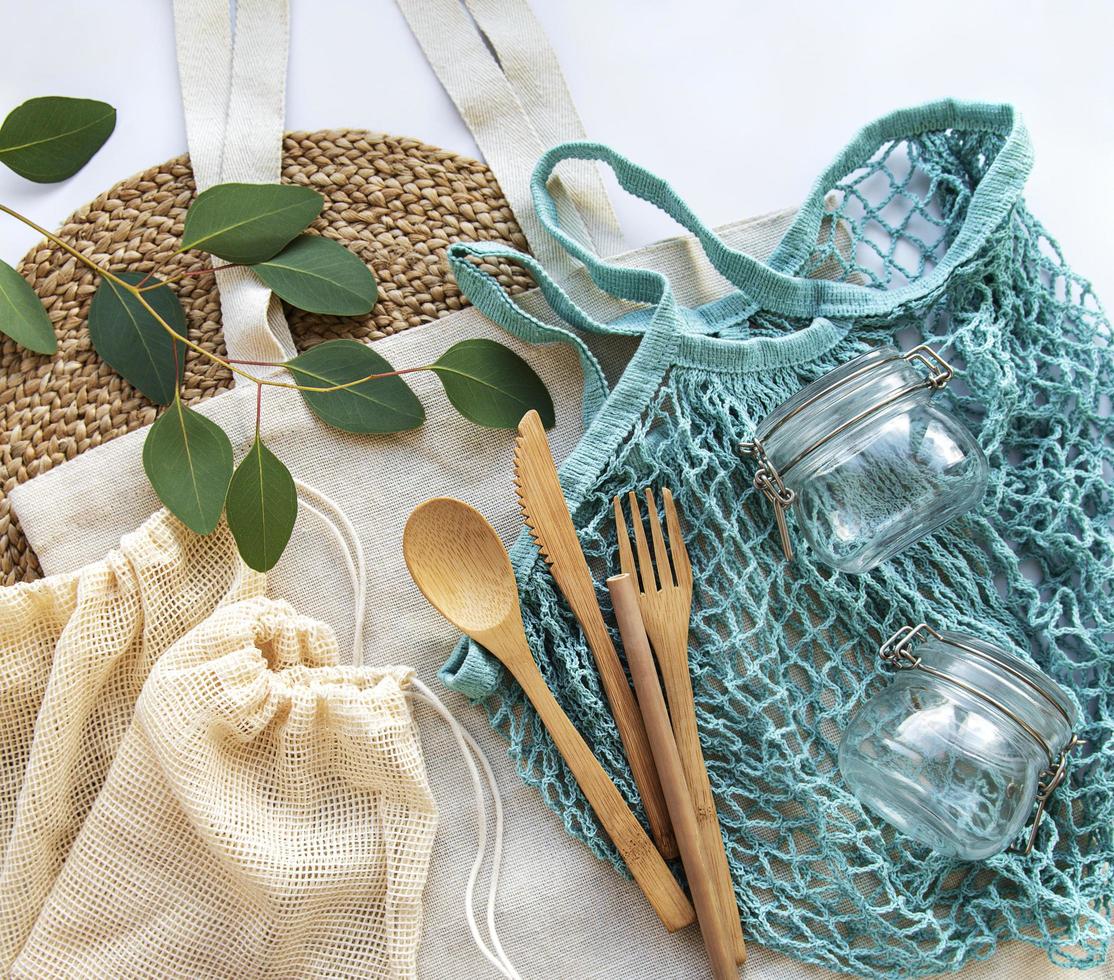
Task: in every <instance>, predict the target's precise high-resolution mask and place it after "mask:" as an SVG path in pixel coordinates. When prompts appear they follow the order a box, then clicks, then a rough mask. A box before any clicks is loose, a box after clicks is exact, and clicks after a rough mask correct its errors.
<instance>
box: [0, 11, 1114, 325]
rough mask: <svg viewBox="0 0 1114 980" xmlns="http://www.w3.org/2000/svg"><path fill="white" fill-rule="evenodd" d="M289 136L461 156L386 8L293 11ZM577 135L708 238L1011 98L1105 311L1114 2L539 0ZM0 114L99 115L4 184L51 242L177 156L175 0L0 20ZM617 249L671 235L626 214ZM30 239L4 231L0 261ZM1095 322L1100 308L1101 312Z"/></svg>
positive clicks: (4, 174) (443, 103) (9, 15)
mask: <svg viewBox="0 0 1114 980" xmlns="http://www.w3.org/2000/svg"><path fill="white" fill-rule="evenodd" d="M292 5H293V15H292V16H293V24H292V40H291V59H290V60H291V63H290V78H289V86H288V93H289V94H288V112H287V121H288V128H290V129H311V130H312V129H327V128H333V127H345V126H348V127H358V128H365V129H371V130H381V131H385V132H389V133H395V134H401V135H407V136H414V137H417V138H419V139H422V140H425V141H426V142H429V143H433V144H436V145H438V146H442V147H446V148H448V149H452V150H458V151H460V152H462V153H466V154H470V155H477V151H476V148H475V144H474V143H473V142H472V139H471V137H470V135H469V134H468V132H467V130H466V129H465V128H464V126H463V124H462V123H461V122H460V121H459V119H458V118H457V115H456V112H455V110H454V109H453V107H452V104H451V103H450V102H449V100H448V98H447V97H446V96H445V94H444V93H443V91H442V90H441V88H440V86H439V85H438V83H437V80H436V78H435V77H434V76H433V73H432V72H431V71H430V70H429V68H428V67H427V66H426V63H425V60H424V58H423V57H422V54H421V52H420V51H419V49H418V47H417V45H416V44H415V42H414V40H413V38H412V37H411V35H410V32H409V30H408V29H407V27H406V25H405V22H404V21H403V19H402V17H401V15H400V14H399V12H398V10H397V9H396V7H395V6H394V3H393V2H392V0H292ZM534 7H535V9H536V10H537V12H538V15H539V17H540V19H541V20H542V22H543V24H544V25H545V27H546V29H547V31H548V32H549V35H550V38H551V40H552V42H553V44H554V47H555V48H556V50H557V53H558V56H559V58H560V60H561V63H562V65H563V66H564V69H565V73H566V75H567V77H568V82H569V86H570V88H571V89H572V93H573V96H574V98H575V100H576V103H577V105H578V106H579V108H580V111H581V115H582V116H583V118H584V122H585V127H586V130H587V132H588V135H589V136H590V137H591V138H593V139H598V140H601V141H603V142H607V143H610V144H612V145H613V146H615V147H616V148H617V149H619V150H621V151H622V152H624V153H625V154H626V155H628V156H630V157H632V158H634V159H635V160H637V161H638V162H640V163H643V164H645V165H646V166H648V167H649V168H650V169H652V170H654V171H656V172H658V173H660V174H662V175H663V176H665V177H667V178H668V179H669V180H670V181H671V182H672V183H673V184H674V185H675V186H676V187H677V188H678V189H679V190H680V192H681V193H682V195H684V196H685V197H687V199H688V200H689V201H690V202H691V203H692V204H693V206H694V207H695V208H696V210H697V211H698V212H699V213H700V214H701V216H702V217H703V218H704V219H705V220H706V221H708V222H710V223H712V224H717V223H721V222H724V221H728V220H731V219H734V218H739V217H743V216H745V215H748V214H756V213H759V212H763V211H769V210H773V209H775V208H780V207H783V206H786V205H788V204H794V203H797V202H799V201H800V200H801V199H802V198H803V197H804V195H805V193H806V192H807V191H808V189H809V187H810V185H811V183H812V179H813V177H814V175H815V174H816V173H817V172H818V171H819V170H820V169H821V168H822V167H823V165H824V164H825V163H826V162H827V161H828V159H829V158H830V157H831V156H832V155H834V154H835V153H836V151H837V150H838V149H839V148H840V147H841V146H842V145H843V144H844V143H845V142H846V141H847V139H849V138H850V136H851V135H852V134H853V133H854V131H855V130H856V129H857V128H858V127H859V126H861V125H862V124H863V123H865V122H867V121H869V120H870V119H872V118H874V117H875V116H877V115H879V114H881V113H884V112H886V111H889V110H890V109H893V108H897V107H899V106H903V105H908V104H913V103H915V102H919V101H925V100H928V99H933V98H938V97H941V96H947V95H950V96H956V97H960V98H968V99H990V100H1008V101H1012V102H1014V103H1015V104H1016V105H1017V106H1018V107H1019V108H1020V109H1021V110H1022V112H1023V114H1024V115H1025V118H1026V121H1027V123H1028V126H1029V128H1030V131H1031V133H1032V137H1033V141H1034V144H1035V147H1036V167H1035V170H1034V173H1033V176H1032V178H1031V181H1030V184H1029V188H1028V192H1027V197H1028V199H1029V201H1030V204H1031V205H1032V207H1033V210H1034V211H1035V213H1036V214H1037V215H1038V217H1039V218H1041V220H1042V221H1044V222H1045V223H1046V224H1047V225H1048V226H1049V227H1050V229H1051V230H1052V232H1053V234H1054V235H1055V236H1056V237H1057V238H1058V239H1059V240H1060V242H1061V244H1062V245H1063V246H1064V249H1065V252H1066V256H1067V259H1068V261H1069V262H1071V263H1072V264H1074V265H1075V267H1076V268H1077V270H1078V271H1080V272H1082V273H1083V274H1084V275H1088V276H1090V277H1091V278H1092V279H1093V280H1094V281H1095V283H1096V285H1097V287H1098V293H1099V296H1100V298H1102V297H1111V296H1114V268H1111V263H1110V254H1111V252H1110V248H1109V246H1108V241H1109V237H1110V234H1111V229H1112V228H1114V195H1112V194H1111V182H1112V178H1114V98H1112V95H1114V58H1112V57H1111V56H1110V44H1111V41H1112V39H1114V4H1110V3H1109V2H1104V0H1073V2H1068V3H1065V2H1052V0H1049V2H1046V3H1037V2H1020V0H922V2H919V3H910V2H900V0H899V2H891V3H870V2H859V3H843V4H832V3H817V2H813V3H807V2H799V3H792V2H785V0H780V2H774V3H742V2H739V0H717V2H712V0H684V2H680V0H534ZM0 12H2V15H3V16H2V20H0V23H2V24H3V34H2V35H0V37H2V39H3V66H2V67H0V115H3V114H5V113H6V112H7V111H8V110H9V109H10V108H12V107H14V106H15V105H17V104H18V103H19V102H21V101H23V100H24V99H26V98H30V97H32V96H36V95H73V96H84V97H90V98H98V99H103V100H105V101H107V102H110V103H112V104H113V105H115V106H116V107H117V109H118V110H119V121H118V124H117V128H116V132H115V134H114V135H113V136H112V138H111V139H110V140H109V142H108V144H107V145H106V146H105V148H104V149H103V150H102V151H101V152H100V153H99V154H98V155H97V156H96V157H95V158H94V160H93V161H92V162H91V163H90V164H89V166H87V167H86V168H85V169H84V170H83V171H82V172H81V173H80V174H78V175H77V176H76V177H75V178H73V179H72V180H70V181H68V182H67V183H65V184H62V185H54V186H45V187H43V186H39V185H34V184H30V183H27V182H26V181H24V180H22V179H21V178H19V177H17V176H15V175H14V174H12V173H11V172H10V171H8V170H7V169H6V168H0V201H3V202H4V203H6V204H9V205H13V206H15V207H16V208H17V209H19V210H23V211H24V212H25V213H27V214H29V215H30V216H32V217H34V218H36V219H38V220H39V221H40V223H43V224H46V225H48V226H55V225H57V224H59V223H60V222H61V221H62V219H63V218H65V216H66V215H67V214H69V213H70V212H71V211H73V210H75V209H76V208H77V207H79V206H80V205H82V204H84V203H85V202H86V201H88V200H90V199H91V198H93V197H95V196H96V195H97V194H98V193H99V192H100V191H102V190H105V189H106V188H108V187H110V186H111V185H112V184H113V183H115V182H116V181H118V180H120V179H122V178H124V177H127V176H130V175H131V174H133V173H135V172H136V171H139V170H142V169H144V168H145V167H147V166H149V165H151V164H155V163H158V162H161V161H162V160H164V159H166V158H168V157H171V156H174V155H176V154H178V153H182V152H184V150H185V147H186V141H185V131H184V128H183V124H182V117H181V110H180V107H179V101H178V79H177V71H176V68H175V63H174V38H173V30H172V20H171V10H170V0H109V2H107V3H97V4H94V3H89V2H88V0H37V2H28V0H0ZM616 204H617V207H618V210H619V213H620V217H621V218H622V220H623V225H624V228H625V230H626V233H627V238H628V243H629V244H630V245H631V246H632V247H633V246H636V245H641V244H644V243H645V242H647V241H650V240H653V239H656V238H660V237H664V236H665V235H667V234H670V233H672V229H671V227H670V225H669V223H668V222H667V220H666V219H663V218H659V217H658V216H656V215H654V214H652V213H651V209H650V208H648V207H647V206H646V205H643V204H640V203H638V202H634V201H632V200H629V199H617V200H616ZM34 241H35V235H34V234H33V233H32V232H29V231H28V230H27V229H25V228H23V227H21V226H19V225H17V224H16V223H15V222H14V221H12V220H11V219H6V218H5V219H4V220H3V221H0V258H3V259H6V260H7V261H9V262H14V261H15V260H17V259H19V258H20V257H21V256H22V255H23V253H24V252H25V251H26V250H27V249H28V248H29V247H30V246H31V245H32V244H33V243H34ZM1106 302H1107V303H1108V304H1109V303H1111V302H1114V300H1111V299H1109V298H1108V299H1107V300H1106Z"/></svg>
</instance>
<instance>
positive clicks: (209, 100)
mask: <svg viewBox="0 0 1114 980" xmlns="http://www.w3.org/2000/svg"><path fill="white" fill-rule="evenodd" d="M232 16H233V15H232V13H231V9H230V4H229V0H174V31H175V36H176V41H177V48H178V74H179V78H180V80H181V86H182V107H183V109H184V112H185V117H186V135H187V139H188V141H189V149H190V160H191V163H192V165H193V170H194V177H195V179H196V181H197V189H198V192H201V191H203V190H205V189H207V188H209V187H211V186H213V185H214V184H217V183H227V182H230V181H236V182H243V183H253V184H258V183H270V182H275V181H277V180H278V179H279V173H280V166H281V160H282V136H283V123H284V118H285V94H286V59H287V50H288V45H289V34H290V27H289V8H288V0H238V2H236V4H235V13H234V17H235V20H234V22H233V21H232ZM216 264H218V265H219V264H220V263H219V262H217V263H216ZM217 283H218V285H219V286H220V294H221V320H222V325H223V330H224V340H225V346H226V347H227V349H228V356H229V357H231V358H234V359H242V360H252V361H284V360H286V359H287V358H290V357H293V356H294V355H295V354H296V353H297V351H296V349H295V347H294V342H293V340H292V339H291V336H290V328H289V327H288V326H287V325H286V319H285V317H284V316H283V313H282V304H281V303H280V302H279V301H278V299H277V298H276V297H274V296H272V294H271V291H270V290H269V289H268V288H267V287H266V286H264V285H263V283H262V282H261V281H260V280H259V279H258V278H257V277H256V276H255V275H254V273H252V272H251V271H250V270H248V269H228V270H225V271H223V272H219V273H217ZM236 380H237V382H239V383H250V382H249V381H247V380H246V379H244V378H242V377H241V376H239V375H237V376H236Z"/></svg>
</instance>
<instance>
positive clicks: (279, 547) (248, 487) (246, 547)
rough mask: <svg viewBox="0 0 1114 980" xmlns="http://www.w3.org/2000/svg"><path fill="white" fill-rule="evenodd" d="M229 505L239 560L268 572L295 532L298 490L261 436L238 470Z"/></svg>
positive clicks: (233, 481)
mask: <svg viewBox="0 0 1114 980" xmlns="http://www.w3.org/2000/svg"><path fill="white" fill-rule="evenodd" d="M226 506H227V508H228V527H229V528H230V529H231V531H232V536H233V537H234V538H235V539H236V547H237V548H238V549H239V551H240V557H241V558H243V559H244V561H245V562H247V564H248V565H249V566H250V567H251V568H254V569H255V570H256V571H257V572H266V571H269V570H270V569H271V568H272V567H273V566H274V564H275V562H277V561H278V560H279V558H281V557H282V552H283V550H284V549H285V548H286V543H287V542H288V541H289V540H290V534H291V532H292V531H293V530H294V521H295V520H296V519H297V517H298V491H297V490H296V489H295V488H294V478H293V477H292V476H291V475H290V471H289V470H288V469H287V468H286V467H285V466H283V464H282V462H281V461H280V460H279V458H278V457H277V456H276V455H275V454H274V453H273V452H271V450H269V449H268V448H267V447H266V446H264V445H263V443H262V442H260V440H259V436H256V437H255V442H254V444H253V445H252V447H251V450H250V451H249V452H248V454H247V455H246V456H245V457H244V458H243V460H242V461H241V462H240V465H239V466H237V467H236V472H235V473H234V474H233V476H232V483H231V484H230V485H229V487H228V501H227V505H226Z"/></svg>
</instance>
